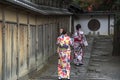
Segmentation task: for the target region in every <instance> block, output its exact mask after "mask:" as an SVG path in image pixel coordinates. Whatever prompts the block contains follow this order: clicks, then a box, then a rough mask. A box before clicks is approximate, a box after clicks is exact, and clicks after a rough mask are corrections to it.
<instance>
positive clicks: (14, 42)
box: [11, 24, 17, 80]
mask: <svg viewBox="0 0 120 80" xmlns="http://www.w3.org/2000/svg"><path fill="white" fill-rule="evenodd" d="M11 29H12V32H11V33H12V46H11V47H12V56H11V57H12V59H11V61H12V64H11V66H12V74H11V76H12V80H16V79H17V74H16V72H17V61H16V58H17V25H16V24H12V26H11Z"/></svg>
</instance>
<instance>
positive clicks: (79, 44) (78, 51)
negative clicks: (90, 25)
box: [74, 31, 85, 65]
mask: <svg viewBox="0 0 120 80" xmlns="http://www.w3.org/2000/svg"><path fill="white" fill-rule="evenodd" d="M84 40H85V36H84V34H83V31H76V32H75V34H74V64H75V65H81V64H83V62H82V59H83V47H84Z"/></svg>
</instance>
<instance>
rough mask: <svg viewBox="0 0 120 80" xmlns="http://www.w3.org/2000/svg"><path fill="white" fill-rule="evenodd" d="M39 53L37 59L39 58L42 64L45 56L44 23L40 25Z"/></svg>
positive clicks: (39, 62)
mask: <svg viewBox="0 0 120 80" xmlns="http://www.w3.org/2000/svg"><path fill="white" fill-rule="evenodd" d="M37 34H38V36H37V37H38V54H37V59H38V62H37V64H38V66H41V65H42V63H43V59H44V58H43V57H44V52H43V51H44V50H43V49H44V48H43V42H44V40H43V25H39V26H38V33H37Z"/></svg>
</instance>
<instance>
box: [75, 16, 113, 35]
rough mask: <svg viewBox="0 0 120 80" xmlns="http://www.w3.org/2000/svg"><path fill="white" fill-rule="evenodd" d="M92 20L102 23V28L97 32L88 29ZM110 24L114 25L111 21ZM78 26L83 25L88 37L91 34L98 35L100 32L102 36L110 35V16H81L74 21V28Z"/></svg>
mask: <svg viewBox="0 0 120 80" xmlns="http://www.w3.org/2000/svg"><path fill="white" fill-rule="evenodd" d="M91 19H97V20H98V21H99V22H100V28H99V29H98V30H97V31H95V32H93V31H91V30H90V29H89V28H88V22H89V21H90V20H91ZM111 19H112V18H111ZM110 22H111V24H112V22H113V20H110ZM77 24H81V26H82V30H83V31H84V33H85V34H86V35H88V34H89V33H91V34H92V35H93V34H95V35H97V34H98V32H99V34H100V35H108V16H88V15H87V16H79V18H77V19H75V20H74V28H75V26H76V25H77Z"/></svg>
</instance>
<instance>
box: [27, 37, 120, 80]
mask: <svg viewBox="0 0 120 80" xmlns="http://www.w3.org/2000/svg"><path fill="white" fill-rule="evenodd" d="M87 39H88V43H89V46H88V48H86V50H85V52H86V53H85V55H84V65H82V66H80V67H76V66H74V65H73V63H72V62H71V66H72V68H71V80H119V79H120V77H119V76H120V72H119V71H120V68H119V67H120V64H119V61H120V59H119V58H117V57H112V38H111V37H108V36H100V37H94V38H93V37H88V38H87ZM28 77H29V80H57V55H55V56H53V57H52V58H51V59H50V60H49V62H48V64H47V65H46V67H44V69H42V70H41V71H37V72H35V73H32V74H30V75H29V76H28Z"/></svg>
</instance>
